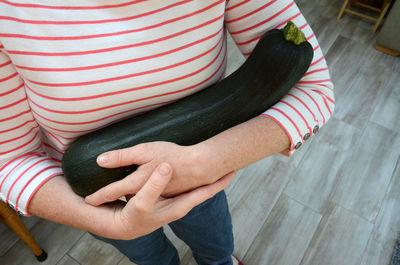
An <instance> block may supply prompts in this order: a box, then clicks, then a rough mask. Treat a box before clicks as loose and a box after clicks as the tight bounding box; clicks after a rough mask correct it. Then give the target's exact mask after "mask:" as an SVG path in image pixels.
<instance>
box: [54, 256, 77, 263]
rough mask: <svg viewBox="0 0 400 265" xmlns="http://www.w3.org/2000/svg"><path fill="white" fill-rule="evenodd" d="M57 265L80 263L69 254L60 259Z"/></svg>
mask: <svg viewBox="0 0 400 265" xmlns="http://www.w3.org/2000/svg"><path fill="white" fill-rule="evenodd" d="M56 265H80V264H79V263H78V262H77V261H76V260H74V259H73V258H71V257H70V256H68V255H67V254H65V255H64V257H62V259H60V260H59V261H58V262H57V264H56Z"/></svg>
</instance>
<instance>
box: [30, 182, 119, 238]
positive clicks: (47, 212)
mask: <svg viewBox="0 0 400 265" xmlns="http://www.w3.org/2000/svg"><path fill="white" fill-rule="evenodd" d="M111 211H112V210H110V209H109V208H108V206H101V207H94V206H91V205H89V204H87V203H85V201H84V199H83V198H82V197H80V196H78V195H76V194H75V193H74V192H73V191H72V190H71V188H70V186H69V185H68V184H67V182H66V181H65V179H64V177H62V176H57V177H54V178H52V179H51V180H49V181H47V182H46V183H45V184H44V185H43V186H42V187H41V188H40V189H39V190H38V191H37V192H36V193H35V195H34V196H33V198H32V200H31V202H30V205H29V212H30V213H32V214H33V215H36V216H39V217H41V218H44V219H47V220H50V221H53V222H57V223H60V224H64V225H68V226H73V227H76V228H79V229H82V230H85V231H89V232H91V233H94V234H98V235H102V236H107V235H108V234H110V231H108V229H109V228H110V224H108V221H109V220H110V218H109V217H110V213H111Z"/></svg>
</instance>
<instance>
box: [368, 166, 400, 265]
mask: <svg viewBox="0 0 400 265" xmlns="http://www.w3.org/2000/svg"><path fill="white" fill-rule="evenodd" d="M399 209H400V161H399V164H398V165H397V170H396V172H395V173H394V174H393V178H392V181H391V185H390V189H389V191H388V193H387V196H386V198H385V201H384V202H383V204H382V207H381V211H380V212H379V215H378V217H377V219H376V222H375V226H374V230H373V232H372V235H371V237H370V239H369V242H368V245H367V248H366V250H365V253H364V256H363V260H362V262H361V265H381V264H389V263H390V259H391V257H392V252H393V249H394V245H395V243H396V240H397V237H398V236H399V235H400V214H399Z"/></svg>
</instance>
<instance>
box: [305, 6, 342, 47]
mask: <svg viewBox="0 0 400 265" xmlns="http://www.w3.org/2000/svg"><path fill="white" fill-rule="evenodd" d="M320 12H321V11H320ZM320 14H321V13H319V17H318V20H317V21H318V23H315V25H312V29H313V31H314V34H315V36H316V37H317V40H318V43H319V45H320V46H321V49H322V52H323V53H324V54H326V53H327V52H328V50H329V48H330V47H331V46H332V45H333V43H334V42H335V41H336V39H337V38H338V36H339V35H340V33H341V32H342V30H343V28H344V25H343V23H339V22H338V21H337V20H333V19H332V18H330V17H325V16H321V15H320Z"/></svg>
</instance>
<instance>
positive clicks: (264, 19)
mask: <svg viewBox="0 0 400 265" xmlns="http://www.w3.org/2000/svg"><path fill="white" fill-rule="evenodd" d="M290 20H291V21H293V22H294V23H295V24H296V25H297V26H298V27H299V28H300V29H301V30H302V31H303V32H304V34H305V35H306V38H307V40H308V41H309V42H310V44H311V45H312V46H313V48H314V57H313V60H312V62H311V65H310V67H309V69H308V71H307V72H306V74H305V75H304V76H303V78H302V79H301V80H300V81H299V82H298V83H297V84H296V85H295V86H294V87H293V88H292V89H291V90H290V91H289V93H288V94H287V95H286V96H285V97H283V98H282V99H281V100H280V102H278V103H277V104H276V105H274V106H273V107H271V108H270V109H268V110H266V111H265V112H264V113H263V115H264V116H267V117H269V118H271V119H273V120H275V121H276V122H277V123H278V124H279V125H280V126H281V127H282V128H283V129H284V131H285V132H286V133H287V135H288V137H289V139H290V142H291V143H290V147H289V148H288V149H287V150H286V151H285V152H284V153H283V154H284V155H288V156H290V155H291V154H292V153H293V152H294V151H295V150H296V149H298V148H299V147H300V146H301V145H302V143H303V142H304V141H305V140H307V139H309V137H311V136H312V135H313V134H315V133H317V132H318V130H319V128H321V127H322V126H323V125H324V124H325V123H326V122H327V121H328V120H329V118H330V117H331V116H332V112H333V110H334V107H335V100H334V93H333V84H332V81H331V78H330V75H329V70H328V67H327V64H326V61H325V58H324V55H323V53H322V51H321V48H320V46H319V44H318V41H317V38H316V36H315V35H314V33H313V31H312V29H311V27H310V25H309V24H308V23H307V21H306V19H305V18H304V16H303V15H302V13H301V12H300V10H299V8H298V7H297V5H296V3H295V2H294V1H292V0H270V1H261V0H252V1H249V0H229V1H228V2H227V5H226V12H225V24H226V27H227V29H228V31H229V33H230V34H231V36H232V39H233V40H234V41H235V43H236V45H237V46H238V47H239V49H240V51H241V52H242V53H243V55H244V56H246V57H247V56H249V55H250V54H251V52H252V50H253V49H254V47H255V46H256V44H257V42H258V40H259V39H260V38H261V36H262V35H263V34H264V33H265V32H266V31H268V30H270V29H274V28H278V29H281V28H283V27H284V26H285V25H286V23H287V22H288V21H290Z"/></svg>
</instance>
